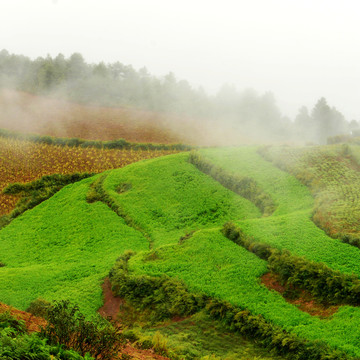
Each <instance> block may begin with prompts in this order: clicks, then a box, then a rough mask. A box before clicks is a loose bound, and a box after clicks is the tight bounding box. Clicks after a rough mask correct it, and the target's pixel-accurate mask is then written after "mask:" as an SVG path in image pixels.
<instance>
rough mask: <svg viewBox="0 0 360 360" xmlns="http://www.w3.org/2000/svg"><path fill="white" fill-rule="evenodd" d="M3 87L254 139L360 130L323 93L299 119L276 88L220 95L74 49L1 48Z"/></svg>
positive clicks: (321, 139) (231, 89)
mask: <svg viewBox="0 0 360 360" xmlns="http://www.w3.org/2000/svg"><path fill="white" fill-rule="evenodd" d="M0 88H15V89H17V90H21V91H26V92H30V93H34V94H39V95H49V94H50V95H55V96H58V97H59V96H60V97H63V98H66V99H69V100H71V101H74V102H78V103H83V104H94V105H100V106H129V107H136V108H139V109H144V110H150V111H159V112H165V113H171V114H176V115H180V116H187V117H191V118H194V119H201V120H204V119H205V120H206V121H207V122H208V124H209V125H210V126H211V124H212V123H217V124H219V123H220V124H223V125H224V126H226V127H227V128H230V129H232V130H233V131H238V132H239V133H242V134H244V135H246V136H249V137H253V138H255V139H256V138H263V139H269V140H289V139H294V140H296V139H300V140H305V141H307V142H314V143H326V140H327V138H328V137H330V136H336V135H340V134H351V133H354V134H355V133H357V134H360V131H359V129H360V126H359V122H357V121H355V120H353V121H352V122H351V123H349V122H348V121H346V119H345V118H344V116H343V115H342V114H341V113H340V112H339V111H338V110H337V109H336V108H335V107H330V106H329V105H328V104H327V102H326V99H325V98H321V99H320V100H319V101H318V102H317V103H316V104H315V106H314V108H313V109H312V111H311V112H309V110H308V109H307V108H306V107H302V108H301V109H300V110H299V113H298V115H297V116H296V118H295V121H294V122H292V121H291V120H290V119H289V118H288V117H286V116H284V115H282V113H281V111H280V109H279V108H278V106H277V104H276V100H275V97H274V95H273V94H272V93H271V92H267V93H264V94H258V93H257V92H256V91H254V90H252V89H246V90H242V91H239V90H237V89H236V88H235V86H233V85H224V86H222V87H221V88H220V89H219V91H218V92H217V93H216V94H215V95H209V94H207V93H206V92H205V91H204V90H203V89H202V88H201V87H200V88H194V87H192V86H191V85H190V84H189V83H188V82H187V81H185V80H177V79H176V77H175V75H174V74H173V73H169V74H167V75H165V76H163V77H156V76H153V75H151V74H150V73H149V72H148V70H147V69H146V68H145V67H144V68H141V69H139V70H135V69H134V68H133V67H132V66H131V65H124V64H122V63H121V62H119V61H117V62H114V63H109V64H105V63H104V62H100V63H97V64H89V63H87V62H86V61H85V60H84V58H83V56H82V55H81V54H79V53H74V54H72V55H71V56H70V57H68V58H66V57H65V56H64V55H62V54H58V55H57V56H56V57H51V56H50V55H48V56H47V57H38V58H36V59H34V60H32V59H30V58H29V57H26V56H23V55H16V54H10V53H9V52H8V51H7V50H2V51H0Z"/></svg>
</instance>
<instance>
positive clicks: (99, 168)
mask: <svg viewBox="0 0 360 360" xmlns="http://www.w3.org/2000/svg"><path fill="white" fill-rule="evenodd" d="M174 152H177V151H171V150H154V151H150V150H108V149H97V148H81V147H68V146H53V145H47V144H37V143H32V142H27V141H21V140H16V139H6V138H2V137H0V172H1V178H0V191H1V190H3V189H4V188H5V187H6V186H7V185H8V184H10V183H15V182H23V183H25V182H29V181H33V180H36V179H39V178H40V177H42V176H44V175H51V174H72V173H76V172H89V173H99V172H103V171H105V170H109V169H115V168H120V167H123V166H125V165H128V164H131V163H133V162H136V161H140V160H143V159H149V158H154V157H158V156H162V155H167V154H171V153H174ZM17 201H18V197H16V196H9V195H3V194H0V216H1V215H3V214H7V213H9V212H10V211H11V210H12V209H13V208H14V206H15V204H16V202H17Z"/></svg>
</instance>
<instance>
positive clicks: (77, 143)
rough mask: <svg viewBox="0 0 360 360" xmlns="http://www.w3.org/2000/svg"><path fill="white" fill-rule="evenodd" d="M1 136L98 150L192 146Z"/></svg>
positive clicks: (11, 133)
mask: <svg viewBox="0 0 360 360" xmlns="http://www.w3.org/2000/svg"><path fill="white" fill-rule="evenodd" d="M0 136H1V137H3V138H10V139H17V140H24V141H30V142H34V143H38V144H47V145H57V146H70V147H83V148H88V147H93V148H97V149H118V150H131V149H132V150H179V151H184V150H190V149H192V146H190V145H184V144H152V143H144V144H143V143H131V142H128V141H126V140H125V139H118V140H109V141H100V140H84V139H79V138H71V139H69V138H59V137H53V136H48V135H37V134H23V133H19V132H16V131H11V130H6V129H0Z"/></svg>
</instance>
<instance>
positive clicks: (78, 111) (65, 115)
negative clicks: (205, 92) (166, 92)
mask: <svg viewBox="0 0 360 360" xmlns="http://www.w3.org/2000/svg"><path fill="white" fill-rule="evenodd" d="M0 128H5V129H9V130H13V131H19V132H28V133H36V134H41V135H51V136H56V137H78V138H82V139H89V140H115V139H120V138H123V139H126V140H127V141H130V142H147V143H148V142H152V143H163V144H168V143H186V144H192V145H221V144H223V145H230V144H233V145H235V144H239V143H249V141H250V140H249V137H246V136H243V135H242V134H239V132H238V131H234V129H233V128H231V126H230V125H229V126H228V127H225V125H224V124H223V123H221V122H217V123H214V122H213V123H211V122H209V121H206V119H205V120H202V119H193V118H188V117H184V116H181V117H180V116H176V115H173V114H165V113H160V112H153V111H145V110H138V109H134V108H127V107H116V108H115V107H113V108H110V107H101V106H90V105H80V104H75V103H70V102H67V101H64V100H59V99H55V98H50V97H43V96H36V95H32V94H28V93H24V92H18V91H13V90H0Z"/></svg>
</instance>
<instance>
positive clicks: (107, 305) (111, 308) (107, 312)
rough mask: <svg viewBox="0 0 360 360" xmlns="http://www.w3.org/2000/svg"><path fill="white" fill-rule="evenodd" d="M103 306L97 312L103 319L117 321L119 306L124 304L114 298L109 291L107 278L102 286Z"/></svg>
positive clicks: (109, 285) (109, 286)
mask: <svg viewBox="0 0 360 360" xmlns="http://www.w3.org/2000/svg"><path fill="white" fill-rule="evenodd" d="M102 289H103V295H104V305H103V306H102V307H101V308H100V309H99V310H98V312H99V314H100V315H101V316H102V317H105V318H109V317H110V318H111V319H112V320H114V321H116V320H117V314H118V313H119V311H120V306H121V305H122V304H124V301H123V300H122V299H120V298H118V297H115V296H114V295H113V293H112V291H111V284H110V280H109V278H106V279H105V281H104V283H103V284H102Z"/></svg>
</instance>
